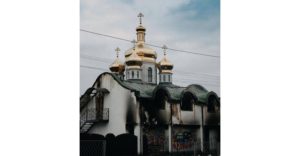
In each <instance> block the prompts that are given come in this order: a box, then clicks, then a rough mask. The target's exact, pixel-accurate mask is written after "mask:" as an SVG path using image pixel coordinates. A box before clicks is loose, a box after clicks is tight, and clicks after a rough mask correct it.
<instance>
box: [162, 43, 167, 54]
mask: <svg viewBox="0 0 300 156" xmlns="http://www.w3.org/2000/svg"><path fill="white" fill-rule="evenodd" d="M162 49H163V50H164V55H165V56H166V50H167V49H168V47H167V46H166V45H163V46H162Z"/></svg>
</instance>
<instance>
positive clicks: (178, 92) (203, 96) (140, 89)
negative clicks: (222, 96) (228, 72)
mask: <svg viewBox="0 0 300 156" xmlns="http://www.w3.org/2000/svg"><path fill="white" fill-rule="evenodd" d="M105 74H109V75H111V76H112V77H113V78H114V80H116V81H117V82H118V83H119V84H120V85H121V86H123V87H124V88H126V89H129V90H131V91H134V92H135V93H136V95H137V96H138V97H140V98H150V99H153V98H154V97H155V94H156V92H157V91H158V90H161V89H162V90H164V91H166V93H167V95H168V96H169V99H170V100H172V101H180V100H181V98H182V96H183V95H184V93H186V92H189V93H192V94H193V95H194V96H195V97H196V98H197V101H198V103H203V104H206V103H207V100H208V97H209V96H210V95H213V96H216V97H217V99H219V97H218V96H217V94H216V93H214V92H209V91H208V90H206V89H205V88H204V87H203V86H201V85H198V84H192V85H189V86H187V87H181V86H177V85H174V84H171V83H160V84H158V85H157V84H150V83H145V82H142V81H138V80H136V81H132V80H131V81H129V80H121V79H120V78H119V77H118V76H117V75H115V74H113V73H108V72H105V73H102V74H101V75H99V77H98V78H97V80H98V79H99V78H100V77H101V76H102V75H105ZM94 84H95V83H94ZM93 86H94V85H93ZM86 93H88V91H87V92H86ZM83 96H84V95H83Z"/></svg>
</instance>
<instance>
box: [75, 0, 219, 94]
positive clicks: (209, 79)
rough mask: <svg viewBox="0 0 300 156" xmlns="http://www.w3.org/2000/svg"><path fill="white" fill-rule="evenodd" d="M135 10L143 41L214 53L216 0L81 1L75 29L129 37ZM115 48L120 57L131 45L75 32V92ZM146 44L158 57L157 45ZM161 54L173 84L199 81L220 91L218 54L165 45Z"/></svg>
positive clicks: (107, 61)
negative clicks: (77, 51)
mask: <svg viewBox="0 0 300 156" xmlns="http://www.w3.org/2000/svg"><path fill="white" fill-rule="evenodd" d="M139 12H142V13H143V14H144V18H143V26H144V27H146V29H147V30H146V43H150V44H155V45H161V46H162V45H163V44H165V45H167V47H169V48H174V49H179V50H185V51H193V52H198V53H205V54H210V55H218V56H220V1H219V0H176V1H175V0H151V1H150V0H149V1H144V0H113V1H112V0H81V1H80V28H81V29H85V30H89V31H93V32H97V33H102V34H107V35H112V36H117V37H121V38H125V39H129V40H132V39H135V38H136V32H135V28H136V27H137V26H138V23H139V21H138V18H137V14H138V13H139ZM116 47H119V48H120V49H121V52H120V59H121V60H123V61H124V52H125V51H126V50H127V49H129V48H131V47H132V44H131V43H129V42H125V41H121V40H116V39H112V38H106V37H102V36H98V35H94V34H89V33H86V32H80V55H81V56H80V66H81V67H80V95H82V94H83V93H84V92H85V90H86V89H87V88H88V87H90V86H91V85H92V84H93V83H94V81H95V79H96V78H97V76H98V75H99V74H101V73H102V72H104V71H109V69H108V67H109V65H110V64H111V63H112V61H113V60H114V59H115V57H116V54H115V51H114V49H115V48H116ZM152 48H153V49H155V50H156V52H157V54H158V58H157V62H158V61H160V60H161V58H162V56H163V50H162V49H160V48H155V47H152ZM167 57H168V58H169V60H170V61H171V62H172V63H173V64H174V69H173V71H174V74H173V83H174V84H176V85H180V86H187V85H189V84H200V85H202V86H204V87H205V88H206V89H208V90H210V91H214V92H216V93H217V94H218V95H220V59H219V58H214V57H206V56H201V55H193V54H188V53H179V52H174V51H171V50H170V51H167ZM87 66H88V67H95V68H98V69H91V68H87Z"/></svg>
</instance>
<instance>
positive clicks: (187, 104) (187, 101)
mask: <svg viewBox="0 0 300 156" xmlns="http://www.w3.org/2000/svg"><path fill="white" fill-rule="evenodd" d="M196 103H197V98H196V96H195V95H194V94H193V93H191V92H184V93H183V95H182V97H181V102H180V108H181V110H184V111H193V110H194V105H195V104H196Z"/></svg>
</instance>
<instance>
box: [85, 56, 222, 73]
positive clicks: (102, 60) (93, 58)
mask: <svg viewBox="0 0 300 156" xmlns="http://www.w3.org/2000/svg"><path fill="white" fill-rule="evenodd" d="M80 57H82V58H84V59H88V60H93V61H97V62H101V63H106V64H107V65H109V64H110V63H112V62H113V60H112V59H108V58H101V57H96V56H90V55H85V54H81V55H80ZM174 72H176V73H181V74H180V75H186V76H196V75H198V74H200V75H203V76H208V77H215V78H218V77H220V76H218V75H214V74H209V73H200V72H197V73H192V72H186V71H181V70H174Z"/></svg>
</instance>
